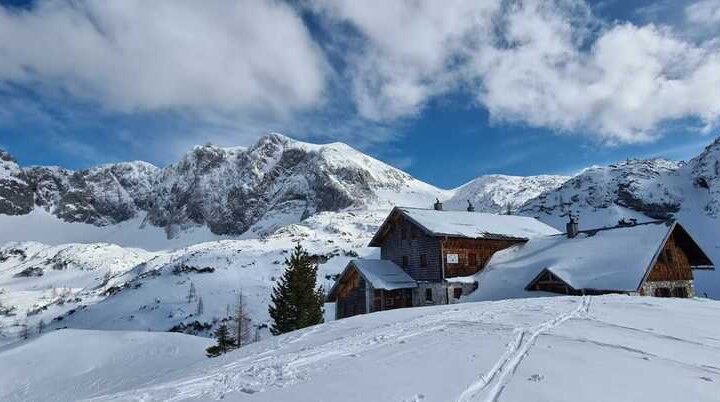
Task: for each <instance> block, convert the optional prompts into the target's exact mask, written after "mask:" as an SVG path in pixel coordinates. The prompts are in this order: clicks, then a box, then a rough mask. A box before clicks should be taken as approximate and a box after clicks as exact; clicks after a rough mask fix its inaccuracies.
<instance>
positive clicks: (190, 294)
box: [187, 282, 197, 303]
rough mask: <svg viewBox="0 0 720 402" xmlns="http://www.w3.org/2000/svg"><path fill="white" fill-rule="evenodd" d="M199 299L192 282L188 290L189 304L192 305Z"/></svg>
mask: <svg viewBox="0 0 720 402" xmlns="http://www.w3.org/2000/svg"><path fill="white" fill-rule="evenodd" d="M196 297H197V290H195V284H194V283H192V282H190V288H189V289H188V294H187V302H188V303H192V302H193V300H195V298H196Z"/></svg>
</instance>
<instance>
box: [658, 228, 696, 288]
mask: <svg viewBox="0 0 720 402" xmlns="http://www.w3.org/2000/svg"><path fill="white" fill-rule="evenodd" d="M692 279H693V273H692V268H691V267H690V261H689V259H688V257H687V255H686V254H685V252H684V251H683V250H682V249H681V248H680V247H679V246H678V245H677V242H676V241H675V234H674V233H673V234H672V235H670V238H669V239H668V241H667V242H666V243H665V246H664V247H663V250H662V252H661V253H660V256H659V257H658V260H657V262H656V263H655V266H654V267H653V268H652V270H651V271H650V274H649V275H648V277H647V281H648V282H666V281H687V280H692Z"/></svg>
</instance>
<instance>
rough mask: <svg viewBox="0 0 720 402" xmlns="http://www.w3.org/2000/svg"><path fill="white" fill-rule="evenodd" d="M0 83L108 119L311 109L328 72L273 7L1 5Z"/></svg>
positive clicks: (303, 32)
mask: <svg viewBox="0 0 720 402" xmlns="http://www.w3.org/2000/svg"><path fill="white" fill-rule="evenodd" d="M0 55H2V57H0V81H5V82H14V83H21V84H28V85H32V86H33V87H36V88H37V87H41V88H43V90H47V91H53V92H55V93H56V94H57V93H59V94H70V95H72V96H74V97H77V98H80V99H86V100H90V101H94V102H97V103H98V104H100V105H101V106H102V107H104V108H107V109H109V110H112V111H120V112H134V111H156V110H167V109H178V108H192V109H205V108H208V109H214V110H237V109H242V110H249V109H257V110H263V109H264V110H273V111H279V112H282V113H286V112H289V111H293V110H296V109H302V108H308V107H312V106H315V105H317V104H318V103H319V102H320V101H321V100H322V97H323V92H324V87H325V74H326V66H325V61H324V57H323V55H322V52H321V51H320V50H319V49H318V47H317V45H316V44H315V43H314V42H313V41H312V39H311V37H310V34H309V33H308V30H307V28H306V27H305V25H304V24H303V22H302V20H301V18H300V17H299V16H298V15H297V13H296V12H295V11H294V10H293V9H292V8H291V7H290V6H288V5H287V4H285V3H282V2H279V1H274V0H245V1H242V2H237V1H231V0H227V1H225V0H207V1H202V2H201V1H192V0H172V1H170V0H153V1H141V0H123V1H105V0H74V1H50V0H41V1H39V2H38V3H37V4H36V5H35V6H34V7H33V8H31V9H29V10H25V9H20V10H18V9H9V8H4V7H0Z"/></svg>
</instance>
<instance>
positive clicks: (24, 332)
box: [20, 320, 30, 339]
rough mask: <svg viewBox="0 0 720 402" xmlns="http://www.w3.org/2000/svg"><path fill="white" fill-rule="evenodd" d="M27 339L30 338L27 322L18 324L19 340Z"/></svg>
mask: <svg viewBox="0 0 720 402" xmlns="http://www.w3.org/2000/svg"><path fill="white" fill-rule="evenodd" d="M28 338H30V328H29V327H28V322H27V320H25V321H24V322H23V323H22V324H20V339H28Z"/></svg>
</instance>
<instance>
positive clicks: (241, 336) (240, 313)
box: [233, 292, 253, 346]
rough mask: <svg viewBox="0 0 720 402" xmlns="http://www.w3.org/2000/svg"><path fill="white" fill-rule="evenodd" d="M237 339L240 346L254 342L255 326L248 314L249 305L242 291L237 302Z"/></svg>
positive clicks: (235, 319) (235, 318)
mask: <svg viewBox="0 0 720 402" xmlns="http://www.w3.org/2000/svg"><path fill="white" fill-rule="evenodd" d="M233 319H234V321H235V341H236V343H237V345H238V346H244V345H247V344H249V343H251V342H252V339H253V336H252V332H253V326H252V319H250V316H249V315H248V311H247V305H246V304H245V298H243V294H242V292H240V294H239V295H238V300H237V304H236V305H235V317H233Z"/></svg>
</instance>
